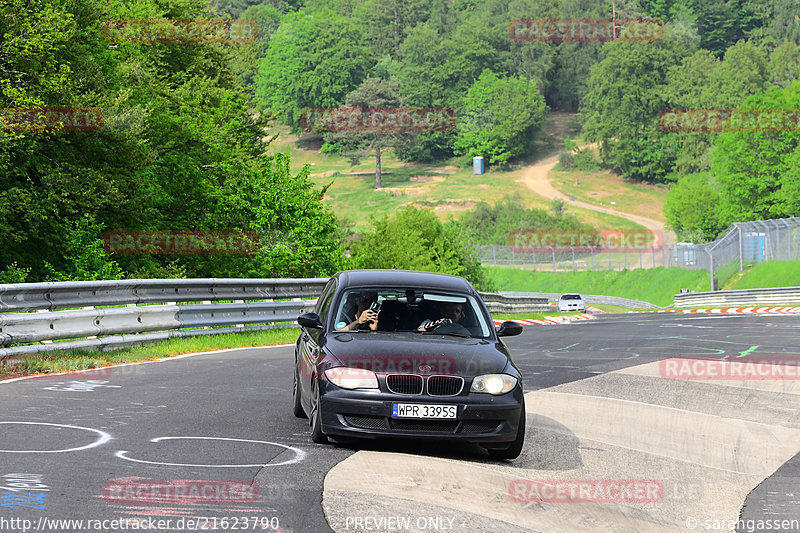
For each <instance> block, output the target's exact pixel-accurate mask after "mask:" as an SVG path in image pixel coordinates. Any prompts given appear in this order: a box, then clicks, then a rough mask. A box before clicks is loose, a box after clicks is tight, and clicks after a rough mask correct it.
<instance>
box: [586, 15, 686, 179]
mask: <svg viewBox="0 0 800 533" xmlns="http://www.w3.org/2000/svg"><path fill="white" fill-rule="evenodd" d="M665 32H666V29H665ZM603 48H604V52H605V54H606V57H605V58H604V59H603V60H602V61H601V62H600V63H598V64H596V65H594V66H593V67H592V75H591V78H590V79H589V89H588V92H587V94H586V98H585V100H584V107H583V109H582V111H581V113H582V115H583V117H584V118H585V123H584V129H585V131H586V137H587V139H588V140H590V141H599V142H600V156H601V159H602V161H603V162H604V163H606V164H607V165H609V166H611V167H613V168H614V169H616V170H617V171H619V172H620V173H621V174H622V175H623V176H625V177H627V178H634V179H639V180H643V181H651V182H654V181H664V180H665V178H666V176H667V174H668V173H669V171H670V170H671V169H672V165H673V164H674V161H673V158H674V154H673V152H672V149H671V148H670V146H669V144H668V142H666V140H665V139H664V136H663V134H662V132H660V131H659V129H658V116H659V114H660V113H661V111H663V110H664V108H665V103H666V101H665V97H664V94H663V86H664V84H665V82H666V76H667V72H668V70H669V69H670V67H672V66H673V65H675V64H677V63H678V62H679V61H680V59H681V57H680V55H679V54H677V53H676V50H680V49H681V48H675V47H673V46H671V44H670V42H669V41H668V42H667V43H629V42H622V41H616V42H609V43H606V44H605V45H604V46H603Z"/></svg>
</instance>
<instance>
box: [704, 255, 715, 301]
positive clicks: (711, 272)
mask: <svg viewBox="0 0 800 533" xmlns="http://www.w3.org/2000/svg"><path fill="white" fill-rule="evenodd" d="M706 253H707V254H708V259H709V263H708V273H709V275H710V276H711V290H712V291H713V290H714V256H713V254H712V253H711V252H710V251H709V250H708V249H706Z"/></svg>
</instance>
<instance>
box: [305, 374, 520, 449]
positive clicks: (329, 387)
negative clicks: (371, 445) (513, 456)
mask: <svg viewBox="0 0 800 533" xmlns="http://www.w3.org/2000/svg"><path fill="white" fill-rule="evenodd" d="M522 395H523V393H522V388H521V387H520V386H519V385H518V386H517V387H515V388H514V390H513V391H511V392H509V393H507V394H503V395H501V396H492V395H490V394H481V393H469V392H462V393H461V394H459V395H457V396H429V395H404V394H394V393H387V392H383V391H380V390H369V391H368V390H345V389H340V388H339V387H337V386H335V385H333V384H332V383H330V382H329V381H328V380H326V379H321V380H320V414H321V418H322V431H323V433H325V434H326V435H329V436H333V437H336V436H337V435H339V436H346V437H362V438H375V437H404V438H411V439H415V438H424V439H448V440H451V439H455V440H462V441H467V442H475V443H483V444H491V443H499V444H502V443H509V442H512V441H513V440H514V439H515V438H516V436H517V429H518V426H519V418H520V414H521V410H522V405H523V398H522ZM394 403H415V404H434V405H437V404H438V405H455V406H457V415H456V416H457V418H456V419H418V418H393V417H392V405H393V404H394Z"/></svg>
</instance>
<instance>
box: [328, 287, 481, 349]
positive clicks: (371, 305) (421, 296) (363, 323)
mask: <svg viewBox="0 0 800 533" xmlns="http://www.w3.org/2000/svg"><path fill="white" fill-rule="evenodd" d="M334 317H335V322H334V329H335V330H337V331H364V332H367V331H375V332H398V331H400V332H413V333H442V334H449V335H456V336H464V337H477V338H485V337H488V336H489V333H490V329H489V324H488V323H487V321H486V319H485V318H484V316H483V313H482V312H481V307H480V305H479V304H478V302H477V300H476V299H475V298H474V297H473V296H471V295H469V294H462V293H454V292H447V291H440V290H426V289H405V288H394V287H392V288H389V287H387V288H382V287H381V288H370V289H350V290H348V291H345V292H344V294H343V295H342V297H341V298H340V300H339V302H338V304H337V308H336V310H335V314H334Z"/></svg>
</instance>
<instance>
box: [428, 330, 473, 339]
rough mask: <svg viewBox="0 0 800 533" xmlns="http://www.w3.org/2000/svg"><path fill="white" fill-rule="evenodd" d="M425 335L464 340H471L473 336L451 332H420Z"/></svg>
mask: <svg viewBox="0 0 800 533" xmlns="http://www.w3.org/2000/svg"><path fill="white" fill-rule="evenodd" d="M419 333H422V334H423V335H451V336H453V337H461V338H462V339H471V338H472V335H464V334H463V333H452V332H449V331H420V332H419Z"/></svg>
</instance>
